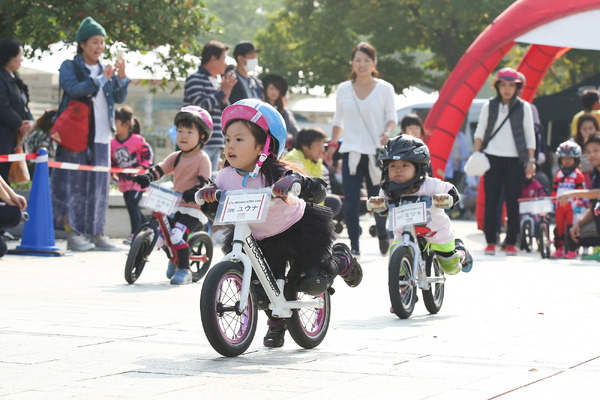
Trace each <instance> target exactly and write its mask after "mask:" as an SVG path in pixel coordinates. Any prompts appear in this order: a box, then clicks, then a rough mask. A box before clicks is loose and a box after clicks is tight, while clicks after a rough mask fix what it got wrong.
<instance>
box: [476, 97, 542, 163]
mask: <svg viewBox="0 0 600 400" xmlns="http://www.w3.org/2000/svg"><path fill="white" fill-rule="evenodd" d="M489 108H490V103H489V102H487V103H485V104H484V105H483V107H482V108H481V114H479V122H478V123H477V130H476V131H475V137H474V138H475V139H481V140H483V137H484V136H485V130H486V128H487V122H488V115H489ZM507 115H508V105H506V104H500V109H499V110H498V119H497V120H496V123H495V124H494V129H493V130H492V133H494V131H495V130H496V129H498V126H499V125H500V124H501V123H502V121H504V119H505V118H506V116H507ZM523 131H524V134H525V144H526V146H527V148H528V149H535V133H534V128H533V114H532V112H531V105H530V104H529V103H527V102H526V101H524V102H523ZM483 152H484V153H486V154H489V155H492V156H498V157H519V152H518V151H517V145H516V144H515V139H514V137H513V134H512V128H511V126H510V120H509V121H506V122H505V123H504V125H502V128H500V130H499V131H498V133H497V134H496V135H495V136H494V137H493V139H492V140H490V142H489V143H488V145H487V147H486V148H485V149H484V150H483Z"/></svg>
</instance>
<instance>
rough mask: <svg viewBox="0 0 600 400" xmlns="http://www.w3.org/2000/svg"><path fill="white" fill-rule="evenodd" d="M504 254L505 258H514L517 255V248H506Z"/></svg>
mask: <svg viewBox="0 0 600 400" xmlns="http://www.w3.org/2000/svg"><path fill="white" fill-rule="evenodd" d="M504 251H505V252H506V255H507V256H516V255H517V253H518V252H517V248H516V247H515V246H506V249H505V250H504Z"/></svg>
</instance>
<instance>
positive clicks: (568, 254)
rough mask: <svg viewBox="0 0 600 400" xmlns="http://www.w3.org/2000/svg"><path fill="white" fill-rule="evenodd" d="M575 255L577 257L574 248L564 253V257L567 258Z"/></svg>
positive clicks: (570, 258)
mask: <svg viewBox="0 0 600 400" xmlns="http://www.w3.org/2000/svg"><path fill="white" fill-rule="evenodd" d="M577 257H579V254H578V253H577V252H576V251H574V250H571V251H568V252H567V254H565V255H564V258H567V259H569V260H573V259H574V258H577Z"/></svg>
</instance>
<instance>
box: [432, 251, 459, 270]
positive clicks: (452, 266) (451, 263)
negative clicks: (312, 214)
mask: <svg viewBox="0 0 600 400" xmlns="http://www.w3.org/2000/svg"><path fill="white" fill-rule="evenodd" d="M437 259H438V262H439V263H440V267H441V268H442V270H443V271H444V273H446V274H448V275H456V274H458V273H459V272H460V270H461V268H462V265H461V264H460V254H459V253H458V252H456V253H454V254H452V255H451V256H449V257H444V256H442V255H440V254H438V255H437Z"/></svg>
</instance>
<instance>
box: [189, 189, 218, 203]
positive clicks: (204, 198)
mask: <svg viewBox="0 0 600 400" xmlns="http://www.w3.org/2000/svg"><path fill="white" fill-rule="evenodd" d="M217 190H218V188H217V187H216V186H214V185H206V186H204V187H203V188H202V189H200V190H198V191H197V192H196V194H195V195H194V200H195V201H196V203H198V204H202V203H200V202H207V203H212V202H214V201H217Z"/></svg>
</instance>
